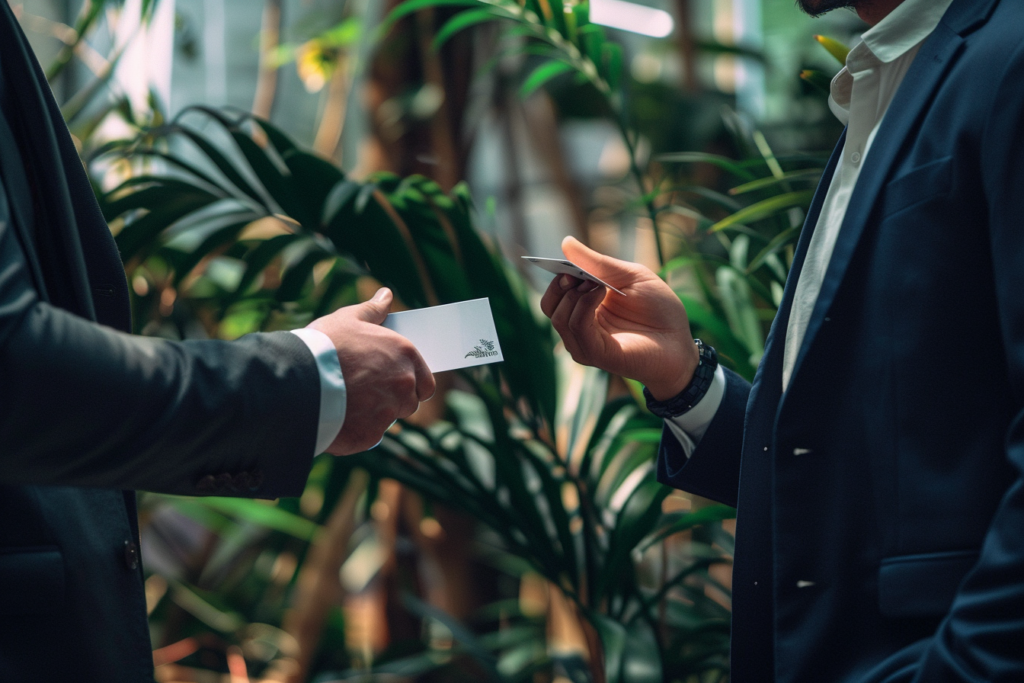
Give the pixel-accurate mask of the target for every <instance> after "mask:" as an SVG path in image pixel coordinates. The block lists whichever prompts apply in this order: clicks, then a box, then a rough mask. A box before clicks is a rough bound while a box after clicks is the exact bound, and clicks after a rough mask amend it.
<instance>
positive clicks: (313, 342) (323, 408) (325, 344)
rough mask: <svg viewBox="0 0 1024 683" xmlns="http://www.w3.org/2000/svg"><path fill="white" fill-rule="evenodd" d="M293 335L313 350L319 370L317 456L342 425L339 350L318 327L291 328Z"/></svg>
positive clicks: (344, 397)
mask: <svg viewBox="0 0 1024 683" xmlns="http://www.w3.org/2000/svg"><path fill="white" fill-rule="evenodd" d="M292 334H294V335H295V336H296V337H298V338H299V339H301V340H302V341H303V342H304V343H305V344H306V346H308V347H309V350H310V351H312V352H313V357H314V358H316V367H317V370H319V371H320V418H319V421H318V422H317V430H316V451H315V452H314V453H313V455H318V454H320V453H323V452H324V451H326V450H327V447H328V446H330V445H331V444H332V443H333V442H334V439H335V438H337V436H338V432H340V431H341V426H342V425H343V424H345V408H346V405H347V400H348V395H347V392H346V391H345V378H344V376H343V375H342V374H341V361H340V360H338V350H337V349H336V348H334V342H332V341H331V338H330V337H328V336H327V335H326V334H324V333H323V332H321V331H320V330H313V329H310V328H308V327H304V328H302V329H301V330H292Z"/></svg>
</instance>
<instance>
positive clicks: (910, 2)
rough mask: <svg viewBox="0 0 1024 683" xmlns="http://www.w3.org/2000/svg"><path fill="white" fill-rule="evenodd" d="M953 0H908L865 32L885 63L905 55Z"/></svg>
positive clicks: (870, 43)
mask: <svg viewBox="0 0 1024 683" xmlns="http://www.w3.org/2000/svg"><path fill="white" fill-rule="evenodd" d="M951 4H953V0H905V1H904V2H903V4H901V5H900V6H898V7H897V8H896V9H894V10H893V11H892V12H890V13H889V16H887V17H886V18H885V19H882V20H881V21H880V22H878V24H876V25H875V26H873V27H871V28H870V29H869V30H868V31H866V32H865V33H864V35H863V36H862V38H863V40H864V45H865V46H866V47H867V48H868V49H869V50H871V52H872V53H873V54H874V55H875V57H877V58H878V60H879V61H880V62H882V63H885V64H888V63H889V62H892V61H895V60H897V59H899V58H900V57H902V56H903V55H904V54H905V53H906V52H907V50H909V49H910V48H912V47H914V46H915V45H917V44H918V43H920V42H921V41H923V40H924V39H925V38H927V37H928V36H929V35H931V33H932V31H934V30H935V27H937V26H938V25H939V22H940V21H941V20H942V15H943V14H945V13H946V10H947V9H949V6H950V5H951Z"/></svg>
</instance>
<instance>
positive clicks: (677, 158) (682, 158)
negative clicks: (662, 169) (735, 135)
mask: <svg viewBox="0 0 1024 683" xmlns="http://www.w3.org/2000/svg"><path fill="white" fill-rule="evenodd" d="M654 158H655V160H656V161H662V162H666V163H680V164H711V165H713V166H718V167H719V168H721V169H722V170H723V171H728V172H729V173H732V174H733V175H734V176H736V177H737V178H742V179H743V180H747V181H750V180H754V179H755V178H754V175H753V174H752V173H750V171H748V170H746V169H745V168H743V166H741V165H740V164H738V163H736V162H735V161H733V160H732V159H729V158H727V157H723V156H718V155H717V154H704V153H703V152H672V153H670V154H659V155H657V156H655V157H654Z"/></svg>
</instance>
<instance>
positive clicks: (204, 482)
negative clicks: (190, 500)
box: [196, 474, 217, 493]
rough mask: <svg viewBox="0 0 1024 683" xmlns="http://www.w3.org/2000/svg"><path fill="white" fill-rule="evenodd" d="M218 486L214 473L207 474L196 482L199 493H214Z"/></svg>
mask: <svg viewBox="0 0 1024 683" xmlns="http://www.w3.org/2000/svg"><path fill="white" fill-rule="evenodd" d="M216 488H217V480H216V478H214V476H213V475H212V474H207V475H206V476H205V477H203V478H201V479H200V480H199V481H197V482H196V491H197V492H198V493H213V491H214V489H216Z"/></svg>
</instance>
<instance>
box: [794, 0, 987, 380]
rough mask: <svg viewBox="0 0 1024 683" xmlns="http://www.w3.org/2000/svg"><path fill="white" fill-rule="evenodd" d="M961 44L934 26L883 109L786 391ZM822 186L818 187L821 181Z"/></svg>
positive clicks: (946, 28)
mask: <svg viewBox="0 0 1024 683" xmlns="http://www.w3.org/2000/svg"><path fill="white" fill-rule="evenodd" d="M965 4H968V3H964V2H961V3H956V4H954V7H956V6H957V5H959V6H964V5H965ZM962 45H963V38H961V37H960V36H959V35H958V34H957V33H955V32H954V31H953V30H952V29H951V28H949V26H948V25H947V24H946V23H945V21H943V22H942V23H940V24H939V25H938V27H936V29H935V31H934V32H933V33H932V35H931V36H930V37H929V38H928V39H927V40H926V41H925V43H924V45H922V46H921V50H920V52H918V54H917V57H916V58H915V59H914V62H913V64H911V66H910V69H909V70H908V71H907V75H906V77H904V79H903V83H902V85H901V86H900V88H899V90H898V91H897V92H896V96H895V97H894V98H893V100H892V103H891V104H890V105H889V110H888V111H887V112H886V114H885V118H884V119H883V120H882V125H881V126H880V127H879V129H878V134H877V135H876V136H875V140H874V142H873V143H872V145H871V151H870V153H869V154H868V156H867V159H866V160H865V162H864V168H863V169H862V170H861V173H860V176H859V178H858V180H857V185H856V187H855V188H854V190H853V194H852V195H851V197H850V204H849V207H848V208H847V210H846V216H845V218H844V219H843V225H842V228H841V229H840V230H839V237H838V239H837V240H836V244H835V248H834V250H833V251H832V259H831V260H830V261H829V264H828V269H827V270H826V271H825V279H824V280H823V282H822V284H821V291H820V293H819V294H818V300H817V302H816V303H815V305H814V310H813V312H812V313H811V319H810V320H809V321H808V324H807V332H806V333H805V334H804V339H803V343H802V344H801V346H800V352H799V354H798V355H797V360H796V364H795V365H794V368H793V379H792V380H791V381H790V385H791V386H792V383H793V381H795V378H796V377H797V376H798V375H799V374H800V367H801V365H802V364H803V360H804V358H805V357H806V356H807V350H808V349H809V348H810V346H811V344H813V343H814V338H815V336H816V335H817V333H818V330H819V329H820V328H821V323H822V320H823V319H824V318H825V314H826V313H827V312H828V310H829V307H831V306H832V301H833V300H834V299H835V296H836V292H837V291H838V290H839V285H840V284H841V283H842V281H843V277H844V275H845V274H846V271H847V268H848V267H849V265H850V259H851V258H852V257H853V253H854V251H855V250H856V247H857V243H858V242H859V241H860V238H861V235H862V234H863V233H864V228H865V226H866V225H867V222H868V219H869V218H870V217H871V212H872V209H873V208H874V206H875V203H876V200H877V199H878V195H879V193H880V192H881V190H882V187H883V186H884V184H885V182H886V180H887V179H888V176H889V172H890V170H891V169H892V166H893V163H894V162H895V161H896V157H897V155H898V154H899V152H900V150H901V149H902V148H903V146H904V144H905V143H907V142H908V141H909V140H910V139H911V133H912V130H913V127H914V124H915V123H916V122H917V121H918V119H919V118H920V117H921V115H922V114H923V113H924V110H925V107H926V105H927V103H928V101H929V99H930V98H931V95H932V93H933V92H934V91H935V89H936V88H937V87H938V85H939V83H940V82H941V81H942V76H943V74H945V73H946V70H947V69H948V67H949V66H950V64H951V63H952V62H953V61H954V59H955V58H956V56H957V54H958V53H959V51H960V48H961V46H962ZM822 183H823V184H824V179H823V180H822ZM819 189H820V188H819ZM797 277H799V273H798V272H791V274H790V278H789V279H790V280H791V281H793V282H791V283H789V284H792V285H793V287H794V288H795V284H796V283H795V279H796V278H797ZM787 289H789V287H787Z"/></svg>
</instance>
